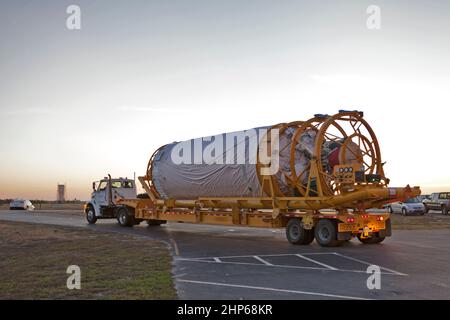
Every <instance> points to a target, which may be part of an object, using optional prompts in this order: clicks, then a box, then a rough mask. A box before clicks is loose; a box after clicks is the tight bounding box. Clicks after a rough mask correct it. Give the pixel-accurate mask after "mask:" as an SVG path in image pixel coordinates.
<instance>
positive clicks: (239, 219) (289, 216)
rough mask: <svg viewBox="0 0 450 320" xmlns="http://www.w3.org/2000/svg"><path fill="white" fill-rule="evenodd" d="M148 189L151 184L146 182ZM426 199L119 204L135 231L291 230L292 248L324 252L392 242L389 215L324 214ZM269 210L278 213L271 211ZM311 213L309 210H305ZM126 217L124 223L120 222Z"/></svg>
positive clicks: (380, 193) (385, 193) (359, 195)
mask: <svg viewBox="0 0 450 320" xmlns="http://www.w3.org/2000/svg"><path fill="white" fill-rule="evenodd" d="M140 180H141V182H143V185H145V179H144V178H143V177H140ZM418 194H420V189H419V188H418V187H414V188H411V187H409V186H407V187H405V188H368V187H364V188H362V190H360V191H358V192H353V193H352V194H351V195H346V196H345V195H343V196H329V197H321V198H318V197H304V198H302V197H275V198H270V197H260V198H254V197H252V198H198V199H197V200H184V201H179V200H160V199H150V198H149V199H117V204H118V205H119V206H122V207H123V209H122V211H121V212H119V218H118V220H119V223H121V224H122V225H123V226H133V225H134V224H138V223H140V222H142V221H147V222H148V224H149V225H160V224H164V223H166V222H167V221H170V222H181V223H193V224H209V225H224V226H238V227H239V226H241V227H257V228H286V237H287V239H288V241H289V242H291V243H292V244H300V245H307V244H310V243H311V242H312V241H313V240H314V239H316V241H317V242H318V243H319V244H320V245H321V246H330V247H333V246H338V245H340V244H342V243H343V241H348V240H351V239H352V238H354V237H356V238H358V239H359V240H360V241H361V242H362V243H367V244H370V243H379V242H382V241H383V240H384V239H385V237H389V236H391V233H392V231H391V220H390V214H389V213H388V212H385V211H383V210H377V211H374V210H372V211H371V210H364V209H361V210H356V209H353V210H352V209H340V210H327V209H320V207H321V206H322V207H323V206H328V205H329V206H330V207H334V206H337V205H338V204H339V203H348V202H349V201H350V199H349V198H351V199H352V200H353V201H359V199H364V200H366V201H369V200H370V201H372V202H374V201H382V202H386V201H388V202H389V201H391V202H393V201H397V199H405V198H410V197H415V196H416V195H418ZM268 207H272V208H271V209H268ZM305 207H309V209H306V210H305ZM121 215H122V216H123V218H122V220H121V219H120V217H121Z"/></svg>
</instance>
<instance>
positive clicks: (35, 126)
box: [0, 0, 450, 200]
mask: <svg viewBox="0 0 450 320" xmlns="http://www.w3.org/2000/svg"><path fill="white" fill-rule="evenodd" d="M72 4H76V5H78V6H79V7H80V8H81V30H68V29H67V27H66V19H67V17H68V16H69V15H68V14H67V13H66V8H67V7H68V6H69V5H72ZM369 5H377V6H379V8H380V9H381V29H379V30H369V29H368V28H367V25H366V20H367V18H368V14H367V12H366V9H367V7H368V6H369ZM449 14H450V2H449V1H424V0H423V1H406V0H405V1H387V0H386V1H385V0H383V1H381V0H380V1H379V0H373V1H365V0H354V1H314V0H309V1H301V0H287V1H275V0H271V1H266V0H244V1H242V0H240V1H237V0H227V1H225V0H221V1H219V0H192V1H188V0H145V1H144V0H141V1H138V0H130V1H111V0H108V1H106V0H89V1H88V0H79V1H76V2H75V1H60V0H58V1H56V0H54V1H49V0H43V1H32V0H29V1H26V0H18V1H1V2H0V39H1V41H0V150H1V151H0V152H1V153H0V154H1V157H0V199H2V198H16V197H20V198H29V199H50V200H51V199H55V197H56V184H57V183H58V182H60V183H66V184H67V196H68V198H69V199H73V198H78V199H88V198H89V195H90V192H91V182H92V181H94V180H98V179H99V178H101V177H103V176H105V175H106V174H107V173H111V174H112V175H113V176H128V177H132V176H133V172H136V175H138V176H139V175H143V174H145V170H146V166H147V162H148V159H149V157H150V155H151V154H152V153H153V151H154V150H155V149H156V148H158V147H159V146H160V145H163V144H166V143H170V142H173V141H180V140H186V139H190V138H195V137H200V136H208V135H213V134H218V133H221V132H231V131H236V130H244V129H249V128H253V127H258V126H262V125H271V124H275V123H278V122H288V121H294V120H307V119H309V118H310V117H312V116H313V115H314V114H315V113H329V114H332V113H335V112H337V111H338V110H339V109H352V110H353V109H358V110H362V111H364V112H365V118H366V120H367V121H368V122H369V123H370V124H371V126H372V127H373V129H374V131H375V133H376V135H377V137H378V140H379V142H380V145H381V151H382V157H383V161H387V164H386V165H385V171H386V175H387V177H389V178H390V179H391V186H405V185H406V184H411V185H420V186H421V187H422V190H423V191H424V193H429V192H432V191H440V190H441V191H450V170H449V163H450V160H449V158H450V144H449V137H450V134H449V130H450V59H449V58H450V19H449V18H448V17H449Z"/></svg>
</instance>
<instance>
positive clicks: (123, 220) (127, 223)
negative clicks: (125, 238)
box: [117, 208, 134, 227]
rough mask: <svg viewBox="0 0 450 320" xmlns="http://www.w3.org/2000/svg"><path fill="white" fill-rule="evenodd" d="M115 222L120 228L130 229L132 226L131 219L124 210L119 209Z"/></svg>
mask: <svg viewBox="0 0 450 320" xmlns="http://www.w3.org/2000/svg"><path fill="white" fill-rule="evenodd" d="M117 221H118V222H119V225H120V226H122V227H132V226H133V225H134V221H133V217H132V216H130V214H129V213H128V210H127V209H126V208H120V209H119V212H118V213H117Z"/></svg>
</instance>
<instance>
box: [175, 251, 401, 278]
mask: <svg viewBox="0 0 450 320" xmlns="http://www.w3.org/2000/svg"><path fill="white" fill-rule="evenodd" d="M311 255H331V256H338V257H341V258H343V259H347V260H351V261H354V262H358V263H360V264H364V265H367V266H370V265H374V263H370V262H367V261H363V260H360V259H356V258H352V257H349V256H346V255H343V254H341V253H337V252H320V253H302V254H293V253H287V254H286V253H285V254H260V255H244V256H224V257H202V258H177V260H181V261H189V262H203V263H220V264H237V265H250V266H263V267H276V268H291V269H305V270H319V271H339V272H353V273H366V269H363V270H358V269H353V270H351V269H339V268H337V267H333V266H331V265H328V264H325V263H323V262H320V261H317V260H315V259H312V258H310V257H308V256H311ZM287 256H292V257H298V258H302V259H304V260H307V261H309V262H311V263H314V264H317V265H319V266H321V267H307V266H299V265H284V264H273V263H271V262H269V261H267V260H265V259H264V258H262V257H287ZM229 258H233V259H237V258H253V259H256V260H258V261H259V262H261V263H252V262H239V261H224V259H229ZM294 264H295V262H294ZM380 269H381V270H384V271H385V272H381V274H386V275H397V276H407V274H405V273H401V272H398V271H395V270H392V269H389V268H385V267H381V266H380Z"/></svg>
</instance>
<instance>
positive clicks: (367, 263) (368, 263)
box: [334, 252, 407, 276]
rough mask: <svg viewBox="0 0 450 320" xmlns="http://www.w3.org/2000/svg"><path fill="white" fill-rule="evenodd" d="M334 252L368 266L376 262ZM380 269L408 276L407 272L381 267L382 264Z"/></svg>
mask: <svg viewBox="0 0 450 320" xmlns="http://www.w3.org/2000/svg"><path fill="white" fill-rule="evenodd" d="M334 254H335V255H337V256H339V257H342V258H345V259H349V260H352V261H355V262H359V263H362V264H365V265H368V266H371V265H374V263H370V262H367V261H364V260H360V259H356V258H352V257H348V256H345V255H343V254H340V253H337V252H335V253H334ZM380 269H382V270H385V271H388V272H391V273H393V274H396V275H399V276H407V274H406V273H401V272H398V271H395V270H392V269H389V268H385V267H381V266H380Z"/></svg>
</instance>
